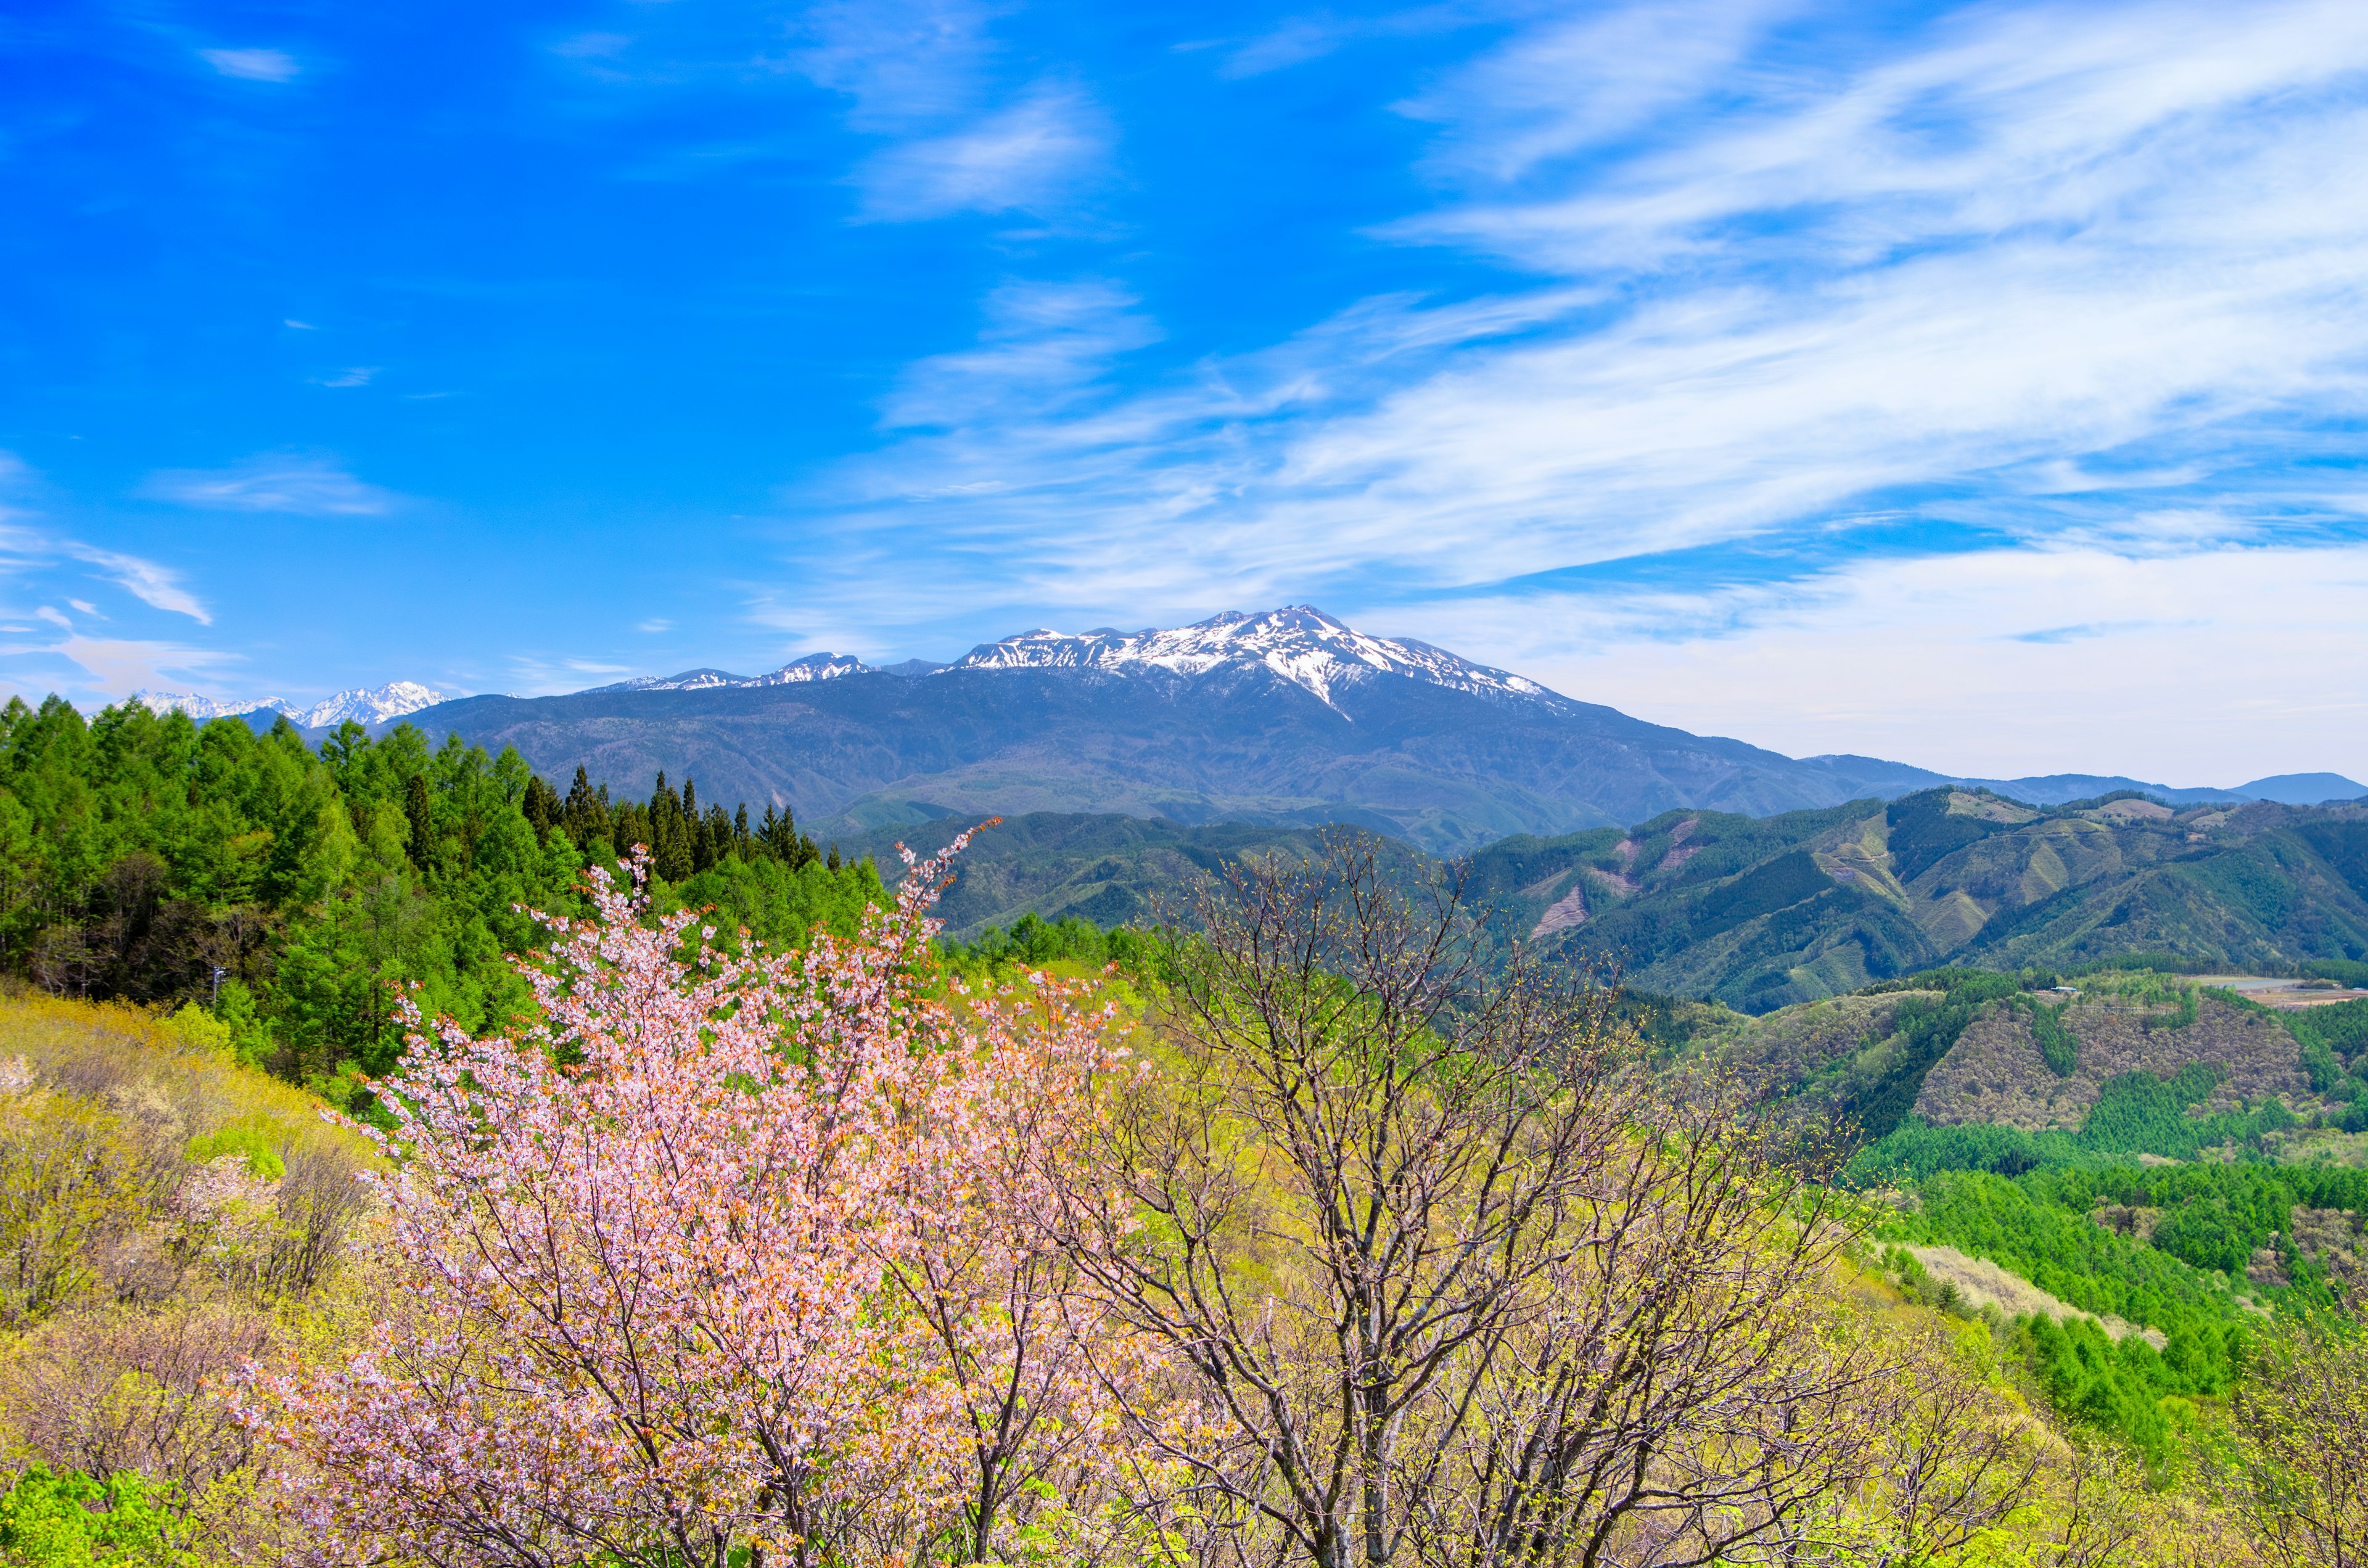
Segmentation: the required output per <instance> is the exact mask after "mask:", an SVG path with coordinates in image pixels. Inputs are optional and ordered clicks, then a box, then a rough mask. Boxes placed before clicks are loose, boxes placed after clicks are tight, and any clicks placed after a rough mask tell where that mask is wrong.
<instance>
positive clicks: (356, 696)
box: [289, 680, 457, 730]
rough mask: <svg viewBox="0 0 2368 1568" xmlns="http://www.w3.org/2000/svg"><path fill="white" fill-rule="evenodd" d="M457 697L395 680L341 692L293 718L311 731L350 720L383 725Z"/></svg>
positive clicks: (405, 681) (451, 693)
mask: <svg viewBox="0 0 2368 1568" xmlns="http://www.w3.org/2000/svg"><path fill="white" fill-rule="evenodd" d="M455 695H457V694H456V693H453V692H447V691H438V690H436V689H434V688H433V687H425V686H422V685H420V684H419V683H418V682H417V681H416V680H394V681H389V682H387V683H386V684H385V685H384V686H381V687H372V688H370V689H369V690H364V689H363V688H362V687H353V688H352V689H351V690H348V691H341V692H339V693H337V694H336V696H335V697H332V698H330V699H328V700H327V701H325V702H316V703H314V704H313V706H312V707H310V708H307V709H306V710H304V711H302V713H290V715H289V717H290V718H291V719H293V720H295V721H296V722H298V723H300V724H302V725H303V726H304V727H305V728H306V729H308V730H316V729H320V728H322V727H323V726H324V725H329V724H342V723H344V722H346V721H347V720H348V719H350V720H352V721H353V722H355V723H357V724H382V723H384V722H386V721H387V720H389V719H400V718H402V717H403V716H404V714H406V713H416V712H418V711H419V710H421V709H423V708H433V707H435V706H436V705H437V704H438V703H439V702H450V701H451V700H452V699H453V697H454V696H455Z"/></svg>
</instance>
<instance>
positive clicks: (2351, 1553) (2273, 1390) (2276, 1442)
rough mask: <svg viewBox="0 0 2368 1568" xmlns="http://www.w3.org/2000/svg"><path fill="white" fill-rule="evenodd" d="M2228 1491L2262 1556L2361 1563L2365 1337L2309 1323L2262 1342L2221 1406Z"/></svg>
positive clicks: (2313, 1565)
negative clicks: (2227, 1442) (2227, 1433)
mask: <svg viewBox="0 0 2368 1568" xmlns="http://www.w3.org/2000/svg"><path fill="white" fill-rule="evenodd" d="M2230 1406H2231V1413H2232V1414H2233V1415H2235V1417H2236V1428H2237V1431H2236V1436H2237V1443H2236V1451H2235V1454H2234V1455H2233V1456H2232V1459H2233V1463H2232V1468H2231V1474H2230V1477H2229V1479H2230V1482H2231V1483H2232V1485H2231V1490H2232V1491H2233V1492H2234V1494H2235V1495H2236V1500H2237V1503H2238V1505H2239V1506H2240V1507H2241V1508H2242V1509H2243V1511H2244V1512H2245V1514H2246V1515H2247V1517H2248V1519H2249V1520H2250V1522H2251V1524H2252V1526H2253V1529H2254V1534H2255V1537H2256V1540H2258V1542H2259V1545H2260V1551H2261V1554H2262V1556H2263V1557H2265V1558H2267V1559H2268V1560H2269V1561H2270V1562H2276V1563H2282V1564H2286V1565H2289V1568H2360V1565H2361V1564H2363V1563H2368V1331H2363V1330H2362V1328H2361V1326H2360V1325H2359V1324H2356V1323H2352V1322H2350V1321H2347V1320H2344V1319H2340V1318H2336V1317H2333V1316H2313V1317H2311V1318H2309V1319H2306V1320H2305V1321H2302V1322H2297V1323H2292V1324H2282V1325H2280V1327H2279V1328H2278V1329H2277V1331H2276V1332H2274V1333H2272V1334H2271V1335H2267V1336H2266V1337H2265V1338H2264V1339H2263V1341H2262V1342H2261V1344H2260V1346H2259V1348H2258V1349H2257V1351H2256V1353H2255V1354H2254V1356H2253V1358H2252V1362H2251V1365H2250V1366H2248V1368H2247V1376H2246V1378H2245V1380H2244V1381H2242V1382H2241V1383H2239V1384H2238V1385H2237V1392H2236V1394H2235V1397H2234V1398H2233V1399H2232V1400H2231V1401H2230Z"/></svg>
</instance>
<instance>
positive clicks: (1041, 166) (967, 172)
mask: <svg viewBox="0 0 2368 1568" xmlns="http://www.w3.org/2000/svg"><path fill="white" fill-rule="evenodd" d="M1109 147H1110V122H1109V117H1108V116H1107V115H1105V114H1104V113H1103V112H1102V110H1101V108H1100V107H1099V105H1097V104H1096V103H1095V102H1094V101H1093V100H1092V99H1091V98H1090V97H1087V96H1086V95H1085V94H1084V93H1082V92H1080V91H1078V90H1077V89H1076V88H1075V87H1072V86H1068V85H1062V84H1058V83H1048V84H1042V85H1038V86H1037V87H1036V88H1034V89H1033V90H1032V91H1030V93H1029V94H1028V95H1027V96H1025V97H1022V98H1020V99H1019V101H1018V102H1017V103H1014V104H1012V105H1011V106H1010V107H1009V108H1005V109H1002V110H1000V111H999V112H997V113H995V114H991V115H988V116H985V118H983V119H978V120H976V121H974V122H973V123H971V124H969V125H966V126H964V127H963V128H962V129H961V130H959V131H952V132H951V133H949V134H946V135H942V136H932V137H924V138H920V139H917V140H914V141H908V142H899V143H897V144H895V145H894V146H891V147H888V148H886V149H884V150H882V152H880V153H877V154H875V155H874V156H873V157H871V159H869V160H868V161H866V162H865V163H864V164H863V165H862V166H861V167H860V168H859V169H858V170H857V171H856V175H855V181H856V184H857V185H858V186H860V187H861V189H862V191H863V209H862V211H863V216H864V217H866V218H871V219H879V220H882V221H886V222H912V221H915V220H917V219H924V218H942V217H945V216H948V215H950V214H951V213H955V212H1009V211H1015V210H1024V211H1029V212H1032V213H1034V214H1036V215H1037V216H1039V217H1047V216H1051V215H1052V214H1053V212H1054V211H1055V210H1058V209H1060V208H1062V207H1064V206H1066V205H1067V204H1068V203H1069V202H1070V201H1071V200H1072V199H1075V197H1076V195H1077V194H1079V192H1080V191H1081V190H1082V189H1083V187H1085V186H1086V185H1087V182H1089V181H1090V180H1091V179H1092V178H1093V177H1094V176H1096V175H1097V174H1098V173H1099V171H1100V168H1101V166H1102V165H1103V163H1104V161H1105V159H1106V158H1107V156H1108V153H1109Z"/></svg>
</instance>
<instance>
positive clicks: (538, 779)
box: [519, 773, 565, 844]
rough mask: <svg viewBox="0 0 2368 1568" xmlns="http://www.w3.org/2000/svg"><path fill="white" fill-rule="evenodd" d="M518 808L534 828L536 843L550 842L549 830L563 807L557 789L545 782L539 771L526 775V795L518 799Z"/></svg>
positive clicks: (556, 820) (556, 822) (555, 823)
mask: <svg viewBox="0 0 2368 1568" xmlns="http://www.w3.org/2000/svg"><path fill="white" fill-rule="evenodd" d="M519 809H520V811H521V812H523V813H524V814H525V816H526V820H527V822H528V823H529V824H530V825H531V826H532V827H533V828H534V836H535V842H537V843H538V844H548V843H550V842H551V830H552V827H553V826H555V825H557V824H558V823H559V821H560V819H561V817H562V816H563V815H564V812H565V808H564V806H562V805H561V803H560V800H559V791H558V790H554V789H552V787H551V786H550V785H549V784H548V783H546V782H545V781H544V779H543V777H542V775H541V774H540V773H533V774H529V775H528V776H527V781H526V795H525V798H524V799H523V800H522V801H519Z"/></svg>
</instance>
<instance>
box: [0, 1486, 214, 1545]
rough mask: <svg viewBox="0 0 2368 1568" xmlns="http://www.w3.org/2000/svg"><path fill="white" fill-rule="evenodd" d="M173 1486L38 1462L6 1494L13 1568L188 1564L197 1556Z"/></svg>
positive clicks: (5, 1531)
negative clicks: (99, 1477) (178, 1517)
mask: <svg viewBox="0 0 2368 1568" xmlns="http://www.w3.org/2000/svg"><path fill="white" fill-rule="evenodd" d="M170 1501H171V1489H170V1488H167V1487H155V1486H152V1485H150V1484H149V1483H148V1482H147V1481H146V1480H145V1479H144V1478H143V1477H142V1476H141V1475H140V1474H139V1473H137V1472H136V1471H126V1472H124V1473H122V1474H120V1475H116V1476H113V1477H110V1478H109V1479H108V1480H107V1481H104V1482H100V1481H95V1480H93V1479H92V1478H91V1477H89V1476H87V1475H84V1474H82V1473H81V1472H80V1471H63V1472H58V1471H51V1470H50V1469H49V1468H48V1467H46V1466H44V1465H38V1464H37V1465H33V1466H31V1467H30V1468H29V1469H28V1470H27V1471H25V1472H24V1473H23V1474H22V1475H19V1476H18V1477H17V1481H16V1483H15V1484H14V1485H12V1486H11V1487H9V1489H8V1491H7V1493H6V1494H5V1495H0V1564H5V1565H6V1568H187V1565H189V1564H194V1563H195V1562H197V1558H196V1557H195V1555H194V1554H192V1553H191V1552H190V1551H188V1543H187V1541H186V1540H185V1539H184V1537H185V1535H186V1531H185V1530H184V1529H183V1528H182V1527H180V1526H179V1525H178V1524H176V1522H175V1520H174V1518H173V1516H172V1515H171V1514H170V1513H169V1512H167V1511H166V1508H165V1506H164V1505H166V1504H169V1502H170Z"/></svg>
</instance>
